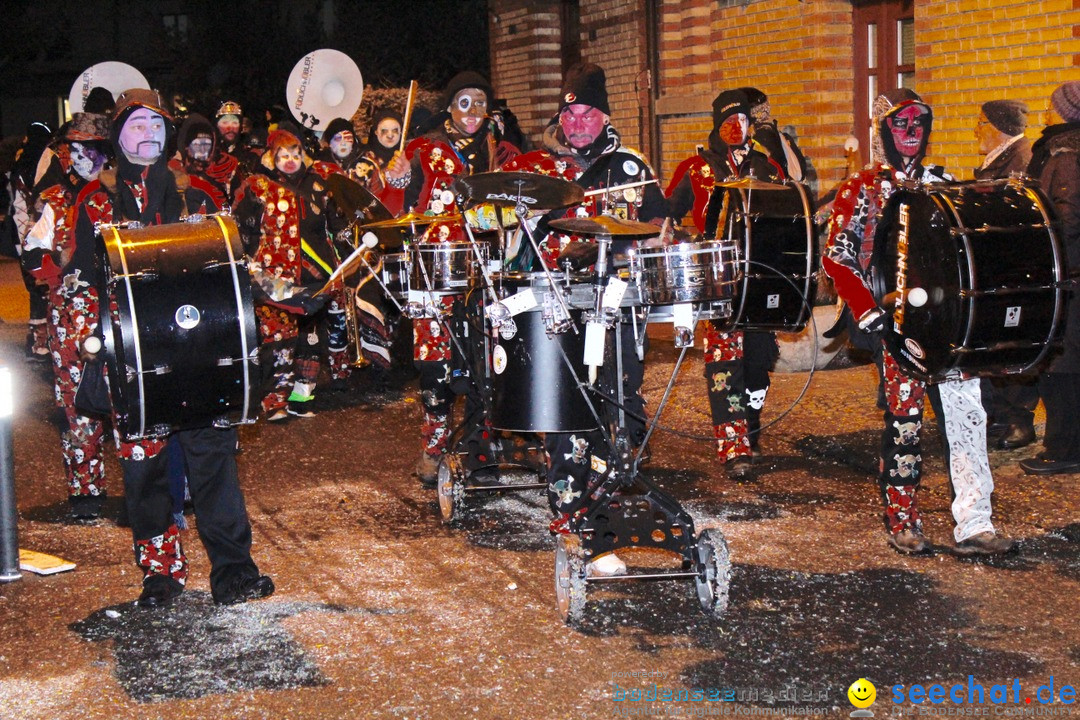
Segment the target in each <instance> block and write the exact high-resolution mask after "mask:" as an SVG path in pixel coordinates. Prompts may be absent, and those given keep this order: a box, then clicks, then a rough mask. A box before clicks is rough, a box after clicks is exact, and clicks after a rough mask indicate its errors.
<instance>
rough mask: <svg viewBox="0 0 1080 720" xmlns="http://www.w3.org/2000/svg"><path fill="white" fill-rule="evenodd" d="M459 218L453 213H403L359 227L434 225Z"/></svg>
mask: <svg viewBox="0 0 1080 720" xmlns="http://www.w3.org/2000/svg"><path fill="white" fill-rule="evenodd" d="M459 220H461V215H458V214H457V213H454V214H453V215H421V214H420V213H412V212H410V213H405V214H404V215H401V216H400V217H396V218H390V219H389V220H376V221H374V222H369V223H363V224H361V225H360V227H362V228H364V229H365V230H367V229H370V228H389V227H396V228H400V227H409V226H411V225H434V224H435V223H442V222H457V221H459Z"/></svg>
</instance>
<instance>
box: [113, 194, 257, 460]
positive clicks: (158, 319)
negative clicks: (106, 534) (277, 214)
mask: <svg viewBox="0 0 1080 720" xmlns="http://www.w3.org/2000/svg"><path fill="white" fill-rule="evenodd" d="M101 238H102V241H103V242H104V245H105V247H104V255H105V260H106V263H105V277H104V282H105V286H104V288H103V290H104V292H103V293H102V297H103V298H108V307H109V308H110V309H111V312H109V311H103V312H102V313H101V318H102V320H101V322H102V330H103V332H104V349H103V352H104V356H105V359H106V363H107V366H108V372H109V384H110V392H111V395H112V401H113V409H114V411H115V414H116V423H117V430H118V431H119V432H120V433H122V434H123V435H124V436H125V437H126V438H128V439H130V440H134V439H138V438H142V437H146V436H152V435H163V434H166V433H168V432H170V431H173V430H182V429H186V428H195V427H203V426H208V425H217V426H227V425H230V424H236V423H246V422H253V421H254V420H255V417H256V415H257V412H258V407H259V404H258V374H257V372H256V367H255V363H256V362H257V358H256V353H257V349H258V342H257V338H256V328H255V312H254V307H253V305H252V300H251V285H250V280H249V277H248V271H247V266H246V264H245V263H244V262H243V249H242V246H241V244H240V236H239V234H238V232H237V229H236V223H235V222H234V221H233V220H232V218H231V217H228V216H221V215H213V216H210V217H209V218H206V219H203V220H200V221H198V222H182V223H174V224H170V225H157V226H154V227H147V228H139V229H132V228H122V227H118V226H106V227H104V228H102V232H101Z"/></svg>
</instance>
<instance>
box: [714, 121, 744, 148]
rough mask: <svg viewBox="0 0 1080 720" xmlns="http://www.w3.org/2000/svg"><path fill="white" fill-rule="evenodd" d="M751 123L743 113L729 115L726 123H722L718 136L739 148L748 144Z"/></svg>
mask: <svg viewBox="0 0 1080 720" xmlns="http://www.w3.org/2000/svg"><path fill="white" fill-rule="evenodd" d="M749 127H750V121H749V119H747V117H746V116H745V115H743V114H742V113H735V114H734V115H728V116H727V117H726V118H725V119H724V122H722V123H720V129H719V130H718V131H717V134H719V135H720V139H721V140H723V141H724V142H725V143H727V144H728V145H730V146H732V147H738V146H740V145H743V144H745V143H746V138H747V132H748V130H749Z"/></svg>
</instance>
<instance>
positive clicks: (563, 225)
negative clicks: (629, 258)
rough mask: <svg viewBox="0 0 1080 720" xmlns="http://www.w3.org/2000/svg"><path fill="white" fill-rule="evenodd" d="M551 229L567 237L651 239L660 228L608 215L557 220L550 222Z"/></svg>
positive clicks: (657, 233) (658, 232)
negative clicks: (610, 236) (600, 236)
mask: <svg viewBox="0 0 1080 720" xmlns="http://www.w3.org/2000/svg"><path fill="white" fill-rule="evenodd" d="M550 225H551V227H552V228H553V229H555V230H558V231H559V232H563V233H566V234H567V235H579V236H581V237H596V236H598V235H618V236H619V237H620V238H621V239H624V240H628V239H630V238H636V237H638V238H642V237H652V236H653V235H659V234H660V228H659V227H657V226H656V225H650V224H649V223H643V222H638V221H636V220H623V219H622V218H617V217H611V216H609V215H597V216H596V217H583V218H559V219H558V220H552V221H551V223H550Z"/></svg>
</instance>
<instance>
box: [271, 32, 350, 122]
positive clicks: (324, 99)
mask: <svg viewBox="0 0 1080 720" xmlns="http://www.w3.org/2000/svg"><path fill="white" fill-rule="evenodd" d="M363 96H364V78H363V76H362V75H361V74H360V68H358V67H357V66H356V63H355V62H353V60H352V58H350V57H349V56H348V55H346V54H345V53H343V52H339V51H338V50H328V49H324V50H315V51H313V52H310V53H308V54H307V55H305V56H304V57H302V58H300V62H298V63H296V65H295V66H294V67H293V69H292V72H291V73H289V82H288V83H287V84H286V86H285V101H286V102H287V103H288V106H289V112H291V113H292V115H293V117H294V118H296V119H297V120H298V121H299V122H300V124H301V125H303V126H304V127H307V128H311V129H313V130H322V129H323V128H325V127H326V126H327V125H328V124H329V123H330V121H331V120H333V119H334V118H338V117H342V118H345V119H346V120H351V119H352V116H353V115H354V114H355V113H356V110H357V109H358V108H359V107H360V100H361V99H362V98H363Z"/></svg>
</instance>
